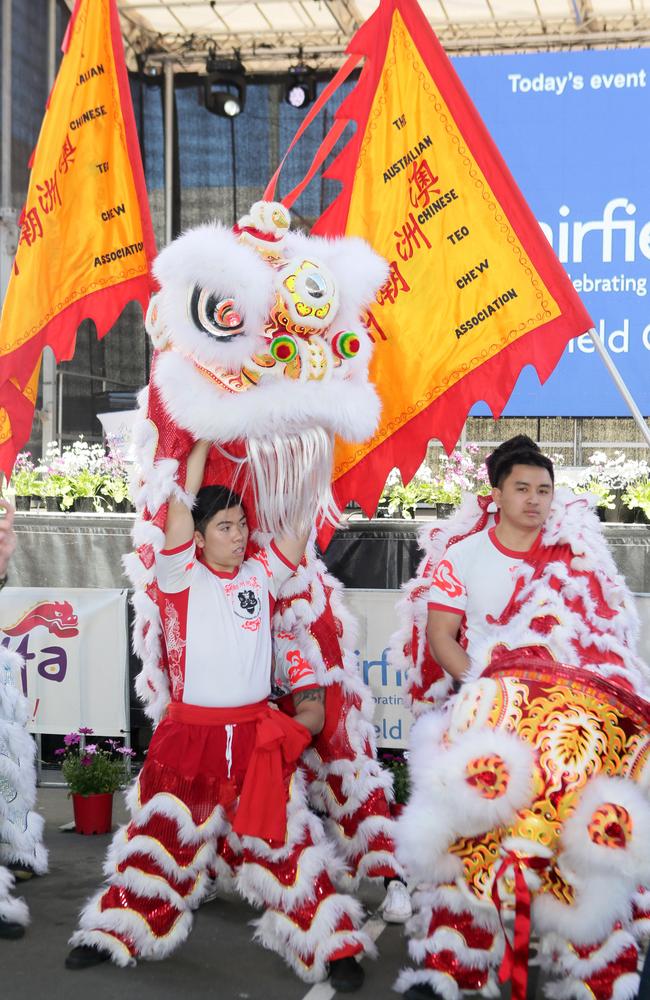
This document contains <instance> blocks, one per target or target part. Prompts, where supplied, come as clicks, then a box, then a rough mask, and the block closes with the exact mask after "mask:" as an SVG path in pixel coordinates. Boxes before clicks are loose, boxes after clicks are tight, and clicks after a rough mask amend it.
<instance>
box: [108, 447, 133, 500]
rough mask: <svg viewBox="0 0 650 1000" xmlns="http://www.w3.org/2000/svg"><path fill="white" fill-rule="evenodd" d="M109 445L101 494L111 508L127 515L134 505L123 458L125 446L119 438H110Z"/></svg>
mask: <svg viewBox="0 0 650 1000" xmlns="http://www.w3.org/2000/svg"><path fill="white" fill-rule="evenodd" d="M107 445H108V454H107V455H106V457H105V460H104V477H103V482H102V485H101V493H102V496H104V497H105V498H106V502H107V506H108V507H109V508H111V509H112V510H114V511H117V512H120V513H127V512H128V511H130V510H132V509H133V504H132V502H131V493H130V489H129V472H128V468H127V465H126V462H125V461H124V458H123V449H124V444H123V442H122V441H121V439H119V438H117V437H109V438H108V441H107Z"/></svg>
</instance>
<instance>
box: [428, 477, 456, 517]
mask: <svg viewBox="0 0 650 1000" xmlns="http://www.w3.org/2000/svg"><path fill="white" fill-rule="evenodd" d="M460 499H461V489H460V486H459V485H458V483H455V482H454V481H453V480H452V479H451V477H447V476H443V477H441V478H439V479H437V480H435V482H434V483H433V484H432V487H431V500H432V501H433V502H434V503H435V505H436V514H437V516H438V517H439V518H447V517H451V515H452V514H453V512H454V508H456V507H457V506H458V504H459V503H460Z"/></svg>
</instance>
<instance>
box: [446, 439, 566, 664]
mask: <svg viewBox="0 0 650 1000" xmlns="http://www.w3.org/2000/svg"><path fill="white" fill-rule="evenodd" d="M486 464H487V466H488V471H489V474H490V482H491V483H492V487H493V488H492V497H493V499H494V502H495V503H496V506H497V508H498V515H497V519H496V523H495V524H494V525H493V526H492V527H491V528H488V530H487V531H478V532H476V533H475V534H471V535H468V536H467V537H466V538H463V539H462V541H459V542H456V543H455V544H454V545H450V546H449V548H448V549H447V551H446V552H445V554H444V556H443V558H442V559H441V560H440V562H439V563H438V565H437V567H436V569H435V571H434V574H433V578H432V581H431V590H430V596H429V606H428V607H429V610H428V617H427V639H428V641H429V646H430V648H431V652H432V655H433V656H434V658H435V659H436V660H437V662H438V663H439V664H440V666H441V667H442V668H443V669H444V670H446V671H447V673H449V674H450V675H451V676H452V677H453V678H454V679H455V680H456V681H458V682H460V681H462V679H463V676H464V674H465V673H466V672H467V670H468V669H469V667H470V664H471V662H472V656H473V654H474V652H475V650H476V649H477V647H478V646H479V645H480V644H481V643H482V641H483V640H484V639H485V638H487V637H488V635H489V633H490V631H491V629H492V626H493V624H494V623H495V620H496V619H498V618H499V616H500V615H501V614H502V612H503V611H504V609H505V607H506V606H507V604H508V602H509V600H510V598H511V596H512V593H513V589H514V583H513V579H514V575H515V574H516V572H517V570H518V569H519V567H520V565H521V563H522V562H523V561H532V560H533V559H534V557H535V551H536V549H537V547H538V546H539V544H540V541H541V533H542V528H543V526H544V522H545V521H546V518H547V517H548V514H549V511H550V508H551V503H552V500H553V487H554V474H553V463H552V462H551V460H550V458H547V457H546V455H543V454H542V453H541V452H540V451H539V449H538V448H537V446H536V445H535V444H534V443H533V442H532V441H530V440H529V439H526V438H523V437H518V438H513V439H511V441H506V442H505V443H504V444H503V445H501V446H500V447H499V448H498V449H497V451H496V452H494V453H493V455H491V456H490V458H489V459H488V460H487V463H486Z"/></svg>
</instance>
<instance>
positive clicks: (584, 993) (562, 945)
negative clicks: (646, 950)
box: [540, 924, 639, 1000]
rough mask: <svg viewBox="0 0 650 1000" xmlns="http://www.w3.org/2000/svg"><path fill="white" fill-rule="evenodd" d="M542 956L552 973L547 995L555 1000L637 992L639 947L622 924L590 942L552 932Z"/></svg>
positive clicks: (623, 999) (625, 998)
mask: <svg viewBox="0 0 650 1000" xmlns="http://www.w3.org/2000/svg"><path fill="white" fill-rule="evenodd" d="M540 959H541V964H542V967H543V968H545V969H546V970H547V971H548V972H549V973H550V974H551V975H552V976H553V980H554V981H553V982H549V983H548V984H547V986H546V995H547V996H548V997H551V998H553V1000H582V998H583V997H594V998H595V1000H631V998H632V997H636V995H637V991H638V989H639V976H638V973H637V965H638V961H639V949H638V947H637V944H636V941H635V939H634V937H633V936H632V934H631V933H630V932H629V931H628V930H625V929H624V928H623V927H621V925H620V924H617V925H616V926H615V927H614V928H613V929H612V931H611V933H610V934H609V935H607V936H606V937H605V938H603V940H601V941H597V942H595V943H594V944H589V945H578V944H575V943H574V942H572V941H569V940H566V939H564V940H563V939H561V938H559V936H557V935H551V936H549V937H548V938H546V939H545V940H544V941H543V942H542V948H541V949H540Z"/></svg>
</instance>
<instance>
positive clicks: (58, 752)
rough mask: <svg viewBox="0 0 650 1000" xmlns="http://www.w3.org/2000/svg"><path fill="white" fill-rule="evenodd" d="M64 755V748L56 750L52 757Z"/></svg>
mask: <svg viewBox="0 0 650 1000" xmlns="http://www.w3.org/2000/svg"><path fill="white" fill-rule="evenodd" d="M64 753H65V747H59V749H58V750H55V751H54V756H55V757H62V756H63V754H64Z"/></svg>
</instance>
